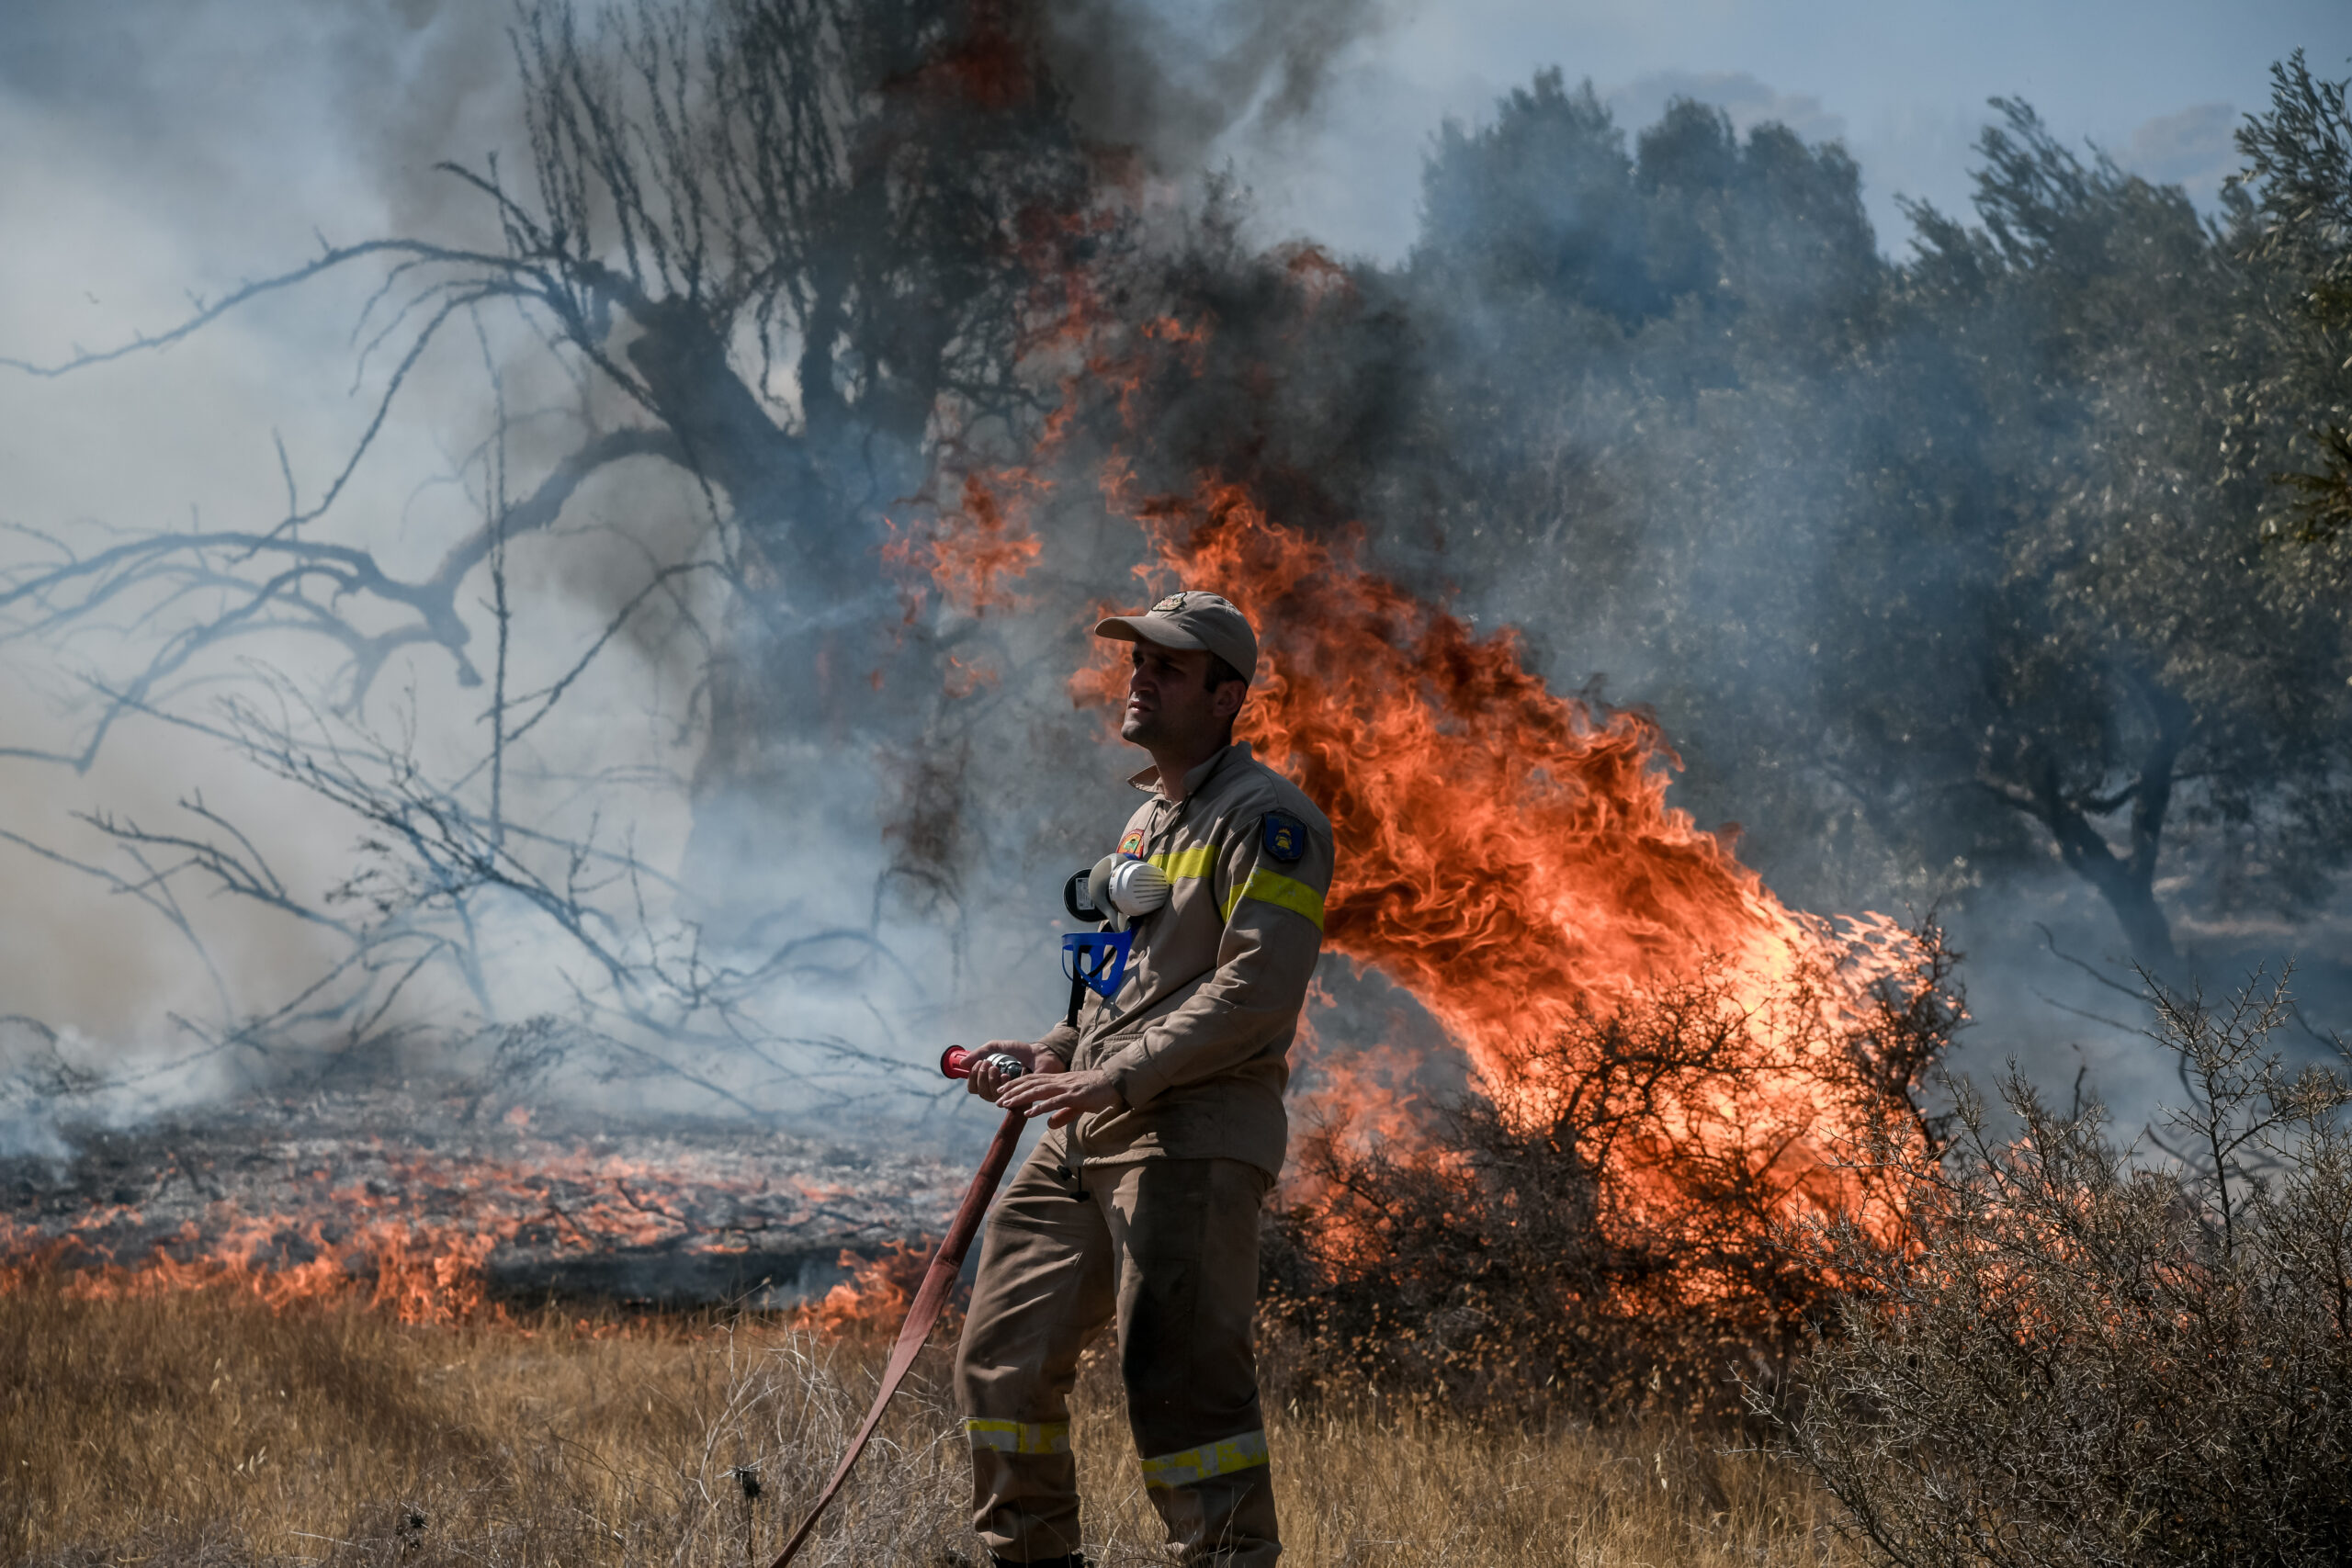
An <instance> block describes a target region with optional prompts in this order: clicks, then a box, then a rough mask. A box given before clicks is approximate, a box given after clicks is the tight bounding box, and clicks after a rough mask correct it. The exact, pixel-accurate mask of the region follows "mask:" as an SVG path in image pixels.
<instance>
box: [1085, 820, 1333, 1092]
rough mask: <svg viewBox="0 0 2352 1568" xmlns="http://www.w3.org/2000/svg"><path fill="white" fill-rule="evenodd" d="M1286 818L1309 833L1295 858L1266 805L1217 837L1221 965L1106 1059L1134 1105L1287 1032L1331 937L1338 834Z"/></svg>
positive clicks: (1301, 835) (1300, 835) (1302, 835)
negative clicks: (1326, 918) (1276, 836)
mask: <svg viewBox="0 0 2352 1568" xmlns="http://www.w3.org/2000/svg"><path fill="white" fill-rule="evenodd" d="M1280 819H1281V821H1283V822H1284V823H1286V824H1288V826H1289V828H1290V829H1291V830H1292V831H1293V832H1294V833H1295V835H1296V836H1297V839H1303V840H1304V844H1303V846H1302V847H1301V849H1300V850H1299V852H1298V853H1297V856H1296V858H1295V859H1291V860H1283V859H1281V858H1279V857H1277V856H1276V855H1275V854H1274V853H1273V852H1272V851H1271V850H1270V849H1269V848H1268V847H1267V845H1268V839H1269V834H1268V832H1267V829H1266V819H1265V817H1264V815H1263V814H1260V815H1257V816H1250V817H1244V818H1241V819H1240V820H1239V821H1238V822H1237V823H1235V824H1234V829H1235V830H1234V832H1233V836H1232V837H1231V838H1230V839H1229V840H1227V842H1225V843H1223V844H1221V845H1220V846H1218V856H1217V874H1216V878H1215V880H1214V882H1213V884H1212V890H1213V891H1214V892H1215V893H1216V897H1217V900H1218V903H1219V905H1220V906H1221V907H1222V908H1223V909H1224V910H1225V915H1226V920H1225V935H1224V938H1223V940H1222V941H1221V942H1219V943H1218V946H1217V964H1216V972H1215V973H1213V974H1212V975H1210V976H1209V977H1208V978H1207V980H1206V981H1204V983H1203V984H1202V985H1201V987H1200V988H1199V989H1197V990H1195V991H1194V992H1193V994H1192V995H1191V996H1189V997H1187V998H1185V999H1184V1001H1183V1003H1182V1005H1181V1006H1179V1007H1177V1008H1176V1009H1174V1010H1172V1011H1170V1012H1169V1013H1168V1014H1167V1015H1166V1016H1165V1017H1162V1018H1158V1019H1155V1020H1153V1021H1152V1022H1151V1023H1150V1025H1149V1026H1148V1027H1147V1028H1146V1029H1145V1030H1144V1032H1142V1033H1141V1034H1139V1035H1137V1036H1136V1039H1135V1040H1134V1041H1132V1042H1130V1043H1128V1044H1127V1045H1125V1047H1123V1048H1122V1049H1121V1050H1119V1051H1118V1052H1117V1053H1116V1054H1115V1055H1113V1056H1111V1058H1110V1059H1109V1060H1107V1061H1105V1062H1104V1063H1103V1072H1104V1073H1105V1074H1106V1075H1108V1076H1109V1077H1110V1079H1111V1082H1112V1083H1113V1085H1114V1086H1115V1087H1116V1088H1117V1089H1118V1091H1119V1094H1120V1097H1121V1098H1122V1099H1123V1100H1125V1101H1126V1103H1127V1105H1128V1106H1129V1107H1130V1108H1133V1107H1137V1106H1143V1105H1148V1104H1149V1103H1151V1101H1152V1100H1153V1099H1154V1098H1156V1097H1157V1096H1159V1094H1161V1093H1163V1092H1165V1091H1166V1090H1168V1089H1174V1088H1177V1087H1179V1086H1181V1085H1183V1084H1188V1083H1196V1082H1198V1081H1199V1080H1201V1079H1202V1078H1205V1077H1214V1076H1215V1075H1216V1074H1217V1073H1220V1072H1223V1071H1225V1070H1226V1069H1227V1068H1228V1067H1231V1066H1237V1065H1238V1064H1239V1063H1242V1062H1246V1061H1248V1060H1249V1059H1250V1057H1252V1056H1254V1055H1257V1054H1258V1053H1259V1052H1260V1051H1261V1050H1263V1049H1264V1048H1265V1047H1266V1046H1267V1044H1268V1043H1271V1042H1272V1041H1274V1040H1277V1039H1280V1038H1282V1037H1283V1036H1284V1035H1286V1034H1287V1033H1288V1032H1289V1031H1290V1029H1291V1028H1292V1026H1293V1024H1294V1023H1295V1020H1296V1019H1297V1017H1298V1010H1299V1009H1300V1007H1302V1006H1303V1005H1304V1004H1305V1003H1306V987H1307V982H1308V981H1310V980H1312V979H1313V978H1314V976H1315V960H1316V957H1317V954H1318V953H1321V951H1322V947H1323V897H1324V895H1325V894H1326V893H1328V892H1329V891H1330V886H1331V859H1332V852H1331V834H1330V829H1328V828H1325V827H1322V826H1321V825H1320V824H1312V825H1310V824H1308V823H1306V822H1305V821H1302V820H1301V819H1300V818H1295V817H1290V816H1287V815H1282V816H1281V818H1280ZM1290 841H1296V840H1290Z"/></svg>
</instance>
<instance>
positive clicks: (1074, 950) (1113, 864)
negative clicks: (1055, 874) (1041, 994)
mask: <svg viewBox="0 0 2352 1568" xmlns="http://www.w3.org/2000/svg"><path fill="white" fill-rule="evenodd" d="M1169 891H1170V889H1169V885H1168V874H1167V873H1166V872H1164V871H1162V870H1160V869H1159V867H1158V866H1156V865H1154V864H1152V863H1150V862H1149V861H1148V860H1137V859H1136V857H1135V856H1133V855H1104V856H1103V858H1102V859H1101V860H1099V861H1096V862H1095V863H1094V864H1093V865H1092V866H1091V867H1089V868H1088V869H1087V870H1085V871H1077V872H1072V873H1071V874H1070V877H1069V881H1068V882H1065V883H1063V884H1062V908H1065V909H1068V910H1069V918H1070V919H1073V920H1082V921H1086V922H1089V923H1095V922H1106V923H1108V925H1109V926H1110V928H1111V929H1110V930H1108V931H1071V932H1070V933H1069V935H1067V936H1065V937H1063V938H1062V973H1063V974H1064V975H1066V976H1069V1024H1070V1026H1071V1027H1072V1028H1076V1027H1077V1026H1078V1009H1079V1004H1080V1002H1082V1001H1084V1000H1085V999H1086V993H1087V992H1089V991H1092V992H1093V993H1094V994H1095V995H1096V996H1099V997H1101V998H1103V999H1104V1000H1105V1001H1108V1000H1109V999H1110V998H1113V997H1115V996H1117V995H1118V994H1119V982H1120V981H1121V980H1123V979H1125V977H1126V973H1127V954H1128V953H1129V952H1130V951H1131V950H1132V949H1133V948H1134V946H1135V941H1136V933H1135V930H1134V922H1135V921H1136V919H1140V918H1141V917H1143V916H1145V915H1148V914H1150V913H1151V912H1152V911H1153V910H1154V909H1157V908H1159V907H1160V906H1161V905H1163V904H1165V903H1167V902H1168V895H1169Z"/></svg>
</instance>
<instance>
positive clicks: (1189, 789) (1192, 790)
mask: <svg viewBox="0 0 2352 1568" xmlns="http://www.w3.org/2000/svg"><path fill="white" fill-rule="evenodd" d="M1237 755H1238V756H1239V757H1240V759H1241V760H1242V761H1245V762H1246V761H1249V760H1250V742H1248V741H1247V740H1237V741H1235V742H1234V743H1233V744H1232V745H1230V746H1227V748H1226V749H1225V750H1222V751H1219V752H1216V754H1214V755H1213V756H1211V757H1210V758H1209V760H1208V761H1205V762H1203V763H1202V764H1201V765H1200V766H1199V767H1196V768H1194V769H1193V771H1192V772H1190V773H1186V774H1185V775H1184V798H1185V799H1186V800H1190V799H1192V798H1193V796H1194V795H1198V794H1200V793H1201V786H1202V785H1203V784H1206V783H1208V782H1209V775H1210V774H1211V773H1215V772H1216V770H1217V764H1219V763H1220V762H1223V761H1225V760H1226V759H1227V758H1228V757H1232V756H1237ZM1127 782H1128V783H1129V784H1133V785H1135V786H1136V788H1137V789H1140V790H1148V791H1149V792H1150V793H1152V794H1154V795H1159V797H1160V798H1161V799H1163V800H1165V799H1166V798H1167V795H1165V794H1164V793H1163V792H1162V791H1161V790H1160V787H1159V767H1158V765H1157V764H1155V765H1154V766H1151V767H1148V768H1146V769H1145V770H1144V771H1143V772H1141V773H1130V774H1128V775H1127Z"/></svg>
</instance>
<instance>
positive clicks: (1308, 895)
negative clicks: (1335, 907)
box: [1225, 866, 1323, 931]
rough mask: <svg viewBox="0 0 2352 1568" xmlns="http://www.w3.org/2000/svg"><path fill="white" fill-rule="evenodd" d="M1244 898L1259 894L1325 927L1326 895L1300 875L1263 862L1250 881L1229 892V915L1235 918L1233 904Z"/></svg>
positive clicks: (1262, 899)
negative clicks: (1324, 907) (1308, 884)
mask: <svg viewBox="0 0 2352 1568" xmlns="http://www.w3.org/2000/svg"><path fill="white" fill-rule="evenodd" d="M1244 898H1255V899H1256V900H1258V902H1259V903H1261V904H1272V905H1274V906H1275V907H1276V908H1283V909H1294V910H1296V911H1297V912H1298V913H1299V914H1302V915H1305V916H1306V918H1307V919H1310V920H1313V921H1314V922H1315V929H1316V930H1317V931H1321V930H1322V929H1323V895H1321V894H1320V893H1317V891H1315V889H1314V888H1312V887H1309V886H1307V885H1306V883H1304V882H1301V881H1299V880H1298V879H1297V878H1296V877H1291V876H1284V875H1283V874H1280V873H1279V872H1272V871H1268V870H1267V869H1266V868H1265V867H1263V866H1260V867H1259V868H1258V869H1257V870H1256V871H1253V872H1251V873H1250V880H1249V881H1247V882H1245V883H1243V884H1242V885H1241V886H1240V887H1239V888H1238V889H1237V890H1236V891H1234V892H1233V893H1230V894H1228V895H1227V897H1226V900H1225V918H1226V919H1228V920H1229V919H1233V907H1234V906H1235V905H1237V904H1238V903H1240V902H1241V900H1243V899H1244Z"/></svg>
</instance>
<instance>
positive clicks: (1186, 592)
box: [1094, 588, 1258, 681]
mask: <svg viewBox="0 0 2352 1568" xmlns="http://www.w3.org/2000/svg"><path fill="white" fill-rule="evenodd" d="M1094 635H1095V636H1096V637H1113V638H1115V639H1116V640H1118V641H1120V642H1150V643H1157V644H1159V646H1160V647H1161V648H1193V649H1207V650H1208V651H1209V652H1211V653H1214V654H1216V656H1217V657H1218V658H1219V659H1222V660H1225V661H1226V662H1227V664H1230V665H1232V666H1233V667H1234V668H1235V669H1236V670H1238V671H1241V678H1242V679H1243V680H1245V681H1250V680H1255V679H1256V678H1257V674H1258V634H1257V633H1255V632H1253V631H1251V630H1250V623H1249V622H1248V621H1247V620H1246V619H1244V618H1243V617H1242V614H1241V612H1240V611H1238V610H1237V609H1235V608H1234V607H1233V603H1232V601H1230V600H1228V599H1225V598H1222V597H1220V596H1218V595H1217V594H1215V593H1204V592H1200V591H1199V590H1198V589H1193V588H1187V589H1183V590H1182V591H1180V592H1175V593H1170V595H1169V596H1168V597H1167V598H1165V599H1162V600H1161V601H1160V602H1159V604H1154V605H1153V606H1152V607H1151V608H1150V609H1148V610H1147V611H1145V612H1144V613H1143V614H1142V615H1113V616H1111V617H1110V618H1108V619H1107V620H1104V621H1101V622H1099V623H1097V624H1096V626H1095V627H1094Z"/></svg>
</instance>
